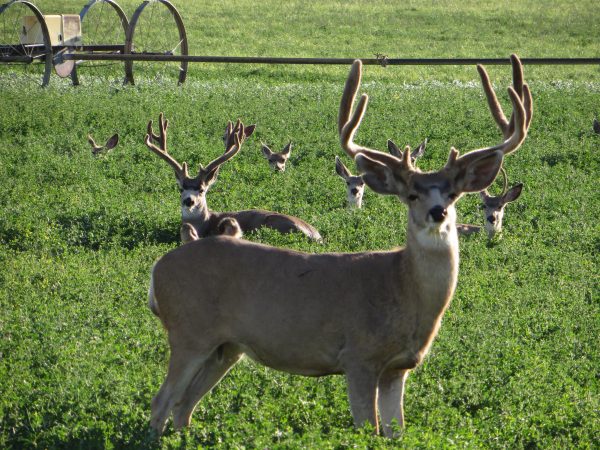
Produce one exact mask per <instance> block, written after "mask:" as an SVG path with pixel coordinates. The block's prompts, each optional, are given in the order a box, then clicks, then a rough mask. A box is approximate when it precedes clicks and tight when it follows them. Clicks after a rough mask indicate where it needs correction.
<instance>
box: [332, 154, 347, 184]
mask: <svg viewBox="0 0 600 450" xmlns="http://www.w3.org/2000/svg"><path fill="white" fill-rule="evenodd" d="M335 172H336V173H337V174H338V175H339V176H340V177H342V178H344V179H345V178H347V177H349V176H350V171H349V170H348V169H347V168H346V166H344V163H343V162H342V160H341V159H340V158H338V157H337V156H336V157H335Z"/></svg>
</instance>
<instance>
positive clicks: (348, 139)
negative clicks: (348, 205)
mask: <svg viewBox="0 0 600 450" xmlns="http://www.w3.org/2000/svg"><path fill="white" fill-rule="evenodd" d="M361 76H362V62H361V61H360V60H358V59H357V60H356V61H354V63H352V67H351V68H350V73H349V74H348V78H347V79H346V85H345V86H344V92H343V94H342V100H341V102H340V109H339V113H338V133H339V136H340V143H341V145H342V148H343V149H344V151H345V152H346V153H347V154H348V156H350V157H351V158H353V159H354V158H355V157H356V155H358V154H359V153H362V154H364V155H367V156H369V157H370V158H372V159H375V160H376V161H380V162H383V163H392V162H394V161H395V162H396V163H397V162H398V158H396V157H395V156H392V155H390V154H387V153H383V152H380V151H377V150H373V149H370V148H367V147H363V146H361V145H358V144H356V143H355V142H354V135H355V134H356V131H357V130H358V127H359V126H360V122H361V121H362V118H363V116H364V114H365V111H366V109H367V103H368V101H369V96H368V95H367V94H363V95H362V96H361V97H360V100H359V101H358V104H357V105H356V109H355V110H354V113H352V105H353V104H354V100H355V99H356V94H357V92H358V88H359V87H360V81H361ZM405 153H408V154H410V148H408V149H405ZM403 159H404V158H403ZM407 163H408V165H409V166H411V161H410V156H408V162H407Z"/></svg>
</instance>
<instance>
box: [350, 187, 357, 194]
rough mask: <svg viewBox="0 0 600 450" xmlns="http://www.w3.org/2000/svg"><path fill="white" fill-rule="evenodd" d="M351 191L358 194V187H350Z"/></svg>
mask: <svg viewBox="0 0 600 450" xmlns="http://www.w3.org/2000/svg"><path fill="white" fill-rule="evenodd" d="M350 192H351V193H352V195H356V194H358V189H356V188H352V189H350Z"/></svg>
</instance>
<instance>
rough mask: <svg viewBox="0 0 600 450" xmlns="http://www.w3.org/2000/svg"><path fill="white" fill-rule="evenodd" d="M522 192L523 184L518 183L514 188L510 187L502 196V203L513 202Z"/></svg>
mask: <svg viewBox="0 0 600 450" xmlns="http://www.w3.org/2000/svg"><path fill="white" fill-rule="evenodd" d="M522 190H523V183H519V184H517V185H516V186H513V187H511V188H510V189H509V190H508V192H507V193H506V194H504V195H503V196H502V202H503V203H510V202H514V201H515V200H516V199H518V198H519V196H520V195H521V191H522Z"/></svg>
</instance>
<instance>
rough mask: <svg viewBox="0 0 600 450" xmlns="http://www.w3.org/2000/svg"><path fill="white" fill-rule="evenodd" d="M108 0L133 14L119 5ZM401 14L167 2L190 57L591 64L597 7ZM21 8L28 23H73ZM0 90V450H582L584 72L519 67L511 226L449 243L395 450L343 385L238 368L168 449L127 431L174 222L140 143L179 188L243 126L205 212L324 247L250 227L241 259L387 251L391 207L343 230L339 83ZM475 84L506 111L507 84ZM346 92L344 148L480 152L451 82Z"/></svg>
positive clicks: (591, 78)
mask: <svg viewBox="0 0 600 450" xmlns="http://www.w3.org/2000/svg"><path fill="white" fill-rule="evenodd" d="M121 3H122V4H123V5H125V7H126V8H125V9H126V10H127V12H128V14H129V15H131V12H132V11H133V9H134V7H135V4H136V2H121ZM180 3H181V2H180ZM421 3H422V2H402V6H395V7H392V6H390V4H389V3H384V2H369V3H366V2H365V3H363V2H343V3H341V2H337V3H336V2H326V3H323V2H321V3H319V4H318V5H317V4H316V3H315V4H312V3H311V4H305V3H304V2H296V3H294V2H291V3H290V2H288V3H286V6H285V7H283V8H284V9H283V10H282V9H278V8H277V7H276V5H277V4H276V3H270V2H261V3H259V4H258V5H256V6H252V5H254V4H251V3H250V2H242V1H239V2H230V3H227V5H225V6H221V5H220V4H219V3H217V2H214V3H207V4H205V3H200V2H186V3H185V4H184V5H183V4H182V5H177V6H178V7H179V8H180V10H181V11H182V14H183V16H184V19H185V20H186V25H187V27H188V33H189V34H190V42H191V43H192V44H193V45H192V49H191V53H193V54H201V53H206V54H233V55H265V56H267V55H274V56H365V57H371V56H372V54H373V53H375V52H382V53H388V54H389V55H390V56H414V57H417V56H432V57H436V56H439V57H443V56H466V57H473V56H490V57H500V56H507V55H508V54H509V53H510V52H512V51H516V52H517V53H519V54H520V55H522V56H532V57H534V56H570V55H573V56H598V55H597V53H595V52H597V46H596V43H597V42H598V41H599V40H598V38H599V37H600V31H599V29H598V23H600V21H599V20H598V18H599V15H600V13H599V12H598V8H597V7H596V6H595V5H594V4H593V3H592V2H572V3H576V4H575V5H573V4H571V3H567V2H552V4H550V5H549V4H548V3H545V7H544V8H542V7H541V6H538V2H521V3H516V2H505V3H502V4H501V5H500V6H494V4H493V3H492V2H487V3H486V4H483V5H481V4H480V2H472V3H471V2H450V1H449V2H429V3H428V4H427V5H425V6H424V5H422V4H421ZM37 4H38V6H40V8H41V9H42V11H44V12H47V13H51V12H77V11H78V10H79V8H80V7H81V5H80V4H79V3H77V2H72V1H70V2H58V1H56V2H55V1H49V0H48V1H39V2H37ZM199 5H202V8H200V6H199ZM317 11H318V12H319V14H317ZM400 19H401V20H400ZM522 23H524V24H526V25H527V26H525V27H522V26H521V24H522ZM362 24H367V25H364V26H363V25H362ZM479 34H481V36H479ZM0 70H2V72H1V73H0V104H1V107H0V180H1V183H0V447H2V448H15V449H16V448H38V447H39V448H98V447H102V448H103V447H105V448H113V447H116V448H123V447H128V448H151V447H156V448H179V447H183V448H197V447H211V446H215V447H221V448H230V447H234V448H240V447H250V448H255V447H256V448H300V447H309V448H350V447H359V448H362V447H373V448H386V447H396V446H398V447H404V448H416V447H419V448H440V447H447V448H454V447H469V448H477V447H482V448H488V447H492V448H505V447H509V448H596V447H597V442H598V440H599V439H600V425H599V424H600V417H599V411H600V404H599V403H600V402H599V398H600V396H599V394H600V389H599V386H598V382H599V379H600V378H599V369H598V368H599V367H600V354H599V353H600V350H599V347H598V336H600V302H599V299H600V296H599V292H598V273H599V271H598V263H599V258H598V255H599V254H600V233H599V231H600V230H599V226H598V220H597V214H598V211H600V202H599V198H598V188H597V179H598V173H600V156H599V152H598V148H599V146H600V136H598V135H595V134H594V133H593V132H592V131H591V124H592V119H593V117H594V115H598V114H599V113H600V79H599V75H600V72H599V71H598V68H597V67H585V66H581V67H530V66H526V67H525V72H526V78H527V80H528V81H530V82H531V89H532V92H533V95H534V101H535V113H534V121H533V124H532V126H531V131H530V135H529V137H528V140H527V141H526V142H525V144H524V145H523V147H522V148H521V149H520V150H519V151H518V152H516V153H515V154H514V155H511V156H509V157H508V158H507V160H506V164H505V166H506V168H507V171H508V174H509V178H510V182H511V183H516V182H523V183H524V185H525V187H524V193H523V195H522V197H521V198H520V199H519V200H518V201H517V202H516V203H515V204H512V205H510V206H509V207H508V210H507V213H506V218H505V233H504V236H503V238H502V239H500V240H498V241H497V242H494V243H493V244H488V243H487V242H486V239H485V236H483V235H481V236H479V235H476V236H471V237H468V238H465V239H461V266H460V275H459V284H458V289H457V292H456V295H455V297H454V300H453V302H452V305H451V306H450V308H449V310H448V312H447V313H446V316H445V318H444V321H443V325H442V328H441V331H440V334H439V336H438V338H437V339H436V341H435V343H434V345H433V347H432V350H431V353H430V355H429V356H428V357H427V359H426V360H425V362H424V364H423V365H422V366H421V367H420V368H418V369H417V370H415V371H414V373H413V374H411V376H410V377H409V379H408V388H407V389H408V390H407V394H406V398H405V413H406V420H407V428H406V431H405V433H404V435H403V437H402V439H401V440H399V441H391V440H387V439H384V438H375V437H372V436H371V435H370V434H369V433H368V430H361V431H356V430H354V429H353V428H352V420H351V415H350V412H349V407H348V402H347V399H346V387H345V381H344V379H343V378H342V377H327V378H321V379H312V378H304V377H299V376H292V375H288V374H285V373H280V372H275V371H273V370H270V369H266V368H264V367H262V366H259V365H256V364H254V363H252V362H250V361H243V362H242V363H241V364H239V365H238V366H237V367H236V368H234V369H233V370H232V372H231V373H230V374H229V375H228V376H227V377H226V378H225V379H224V380H223V381H222V382H221V384H220V385H219V386H217V388H216V389H215V390H214V391H213V392H212V393H211V394H209V395H208V396H206V397H205V398H204V399H203V400H202V401H201V402H200V404H199V405H198V408H197V410H196V412H195V413H194V416H193V418H192V426H191V427H190V428H189V429H188V430H185V431H183V432H174V431H173V430H172V429H171V428H169V429H168V430H167V433H166V436H165V437H163V438H162V439H161V440H156V439H155V437H154V436H153V435H152V434H151V433H149V431H148V420H149V415H150V401H151V398H152V396H153V395H154V394H155V393H156V391H157V390H158V388H159V386H160V384H161V383H162V381H163V379H164V375H165V372H166V364H167V361H168V346H167V342H166V336H165V333H164V332H163V330H162V328H161V326H160V324H159V322H158V321H157V320H156V318H155V317H154V316H153V315H152V314H151V313H150V312H149V311H148V309H147V307H146V293H147V283H148V280H149V271H150V267H151V266H152V264H153V262H154V261H155V260H156V259H157V258H158V257H160V256H161V255H162V254H164V253H165V252H166V251H168V250H169V249H171V248H174V247H176V246H177V245H178V227H179V220H180V219H179V212H178V191H177V189H176V186H175V182H174V177H173V175H172V171H171V170H170V169H169V168H168V167H167V166H166V165H165V164H164V163H163V162H162V161H159V160H158V158H156V157H155V156H153V155H152V154H151V152H150V151H148V149H147V148H146V147H145V146H144V145H143V143H142V138H143V135H144V132H145V125H146V123H147V121H148V120H149V119H151V118H152V119H155V120H156V119H157V116H158V113H159V112H160V111H164V112H165V115H166V117H167V118H169V119H170V120H171V127H170V130H169V145H170V151H171V153H172V154H173V155H174V156H175V157H176V158H178V159H179V160H186V161H188V162H190V163H191V164H192V167H195V166H196V164H198V163H199V162H202V163H203V164H206V163H207V162H208V161H209V160H211V159H213V158H215V157H216V156H217V155H219V154H220V153H221V152H222V142H221V135H222V131H223V128H224V126H225V124H226V122H227V120H230V119H235V118H237V117H241V118H242V119H243V120H244V121H245V122H246V123H257V125H258V127H257V131H256V132H255V136H253V137H252V138H251V139H249V140H248V141H247V142H246V143H245V144H244V148H243V149H242V151H241V152H240V154H239V155H237V156H236V157H235V158H234V159H233V160H231V161H230V162H228V163H227V165H225V166H223V168H222V170H221V173H220V175H219V180H218V181H217V183H216V184H215V185H214V186H213V188H212V189H211V191H210V192H209V194H208V201H209V205H210V206H211V207H212V208H213V209H216V210H235V209H243V208H250V207H260V208H267V209H273V210H277V211H281V212H286V213H290V214H294V215H298V216H300V217H302V218H304V219H305V220H307V221H309V222H311V223H312V224H313V225H315V226H316V227H317V228H318V229H319V230H320V231H321V234H322V235H323V236H324V241H325V242H324V244H323V245H318V244H314V243H309V242H306V241H305V240H304V239H303V238H301V237H299V236H281V235H278V234H276V233H274V232H269V231H261V232H260V233H257V234H256V235H252V236H249V238H250V239H253V240H259V241H262V242H268V243H271V244H274V245H278V246H287V247H293V248H296V249H301V250H306V251H315V252H323V251H360V250H376V249H388V248H392V247H394V246H398V245H403V243H404V241H405V226H406V208H405V207H404V206H402V205H401V204H399V202H398V201H397V200H395V199H393V198H388V197H382V196H378V195H376V194H374V193H373V192H372V191H368V192H367V193H366V194H365V195H366V197H365V206H364V208H363V209H362V210H360V211H348V210H347V209H346V208H345V207H344V198H345V192H344V189H345V188H344V185H343V183H342V181H341V180H340V179H339V177H337V176H336V175H335V171H334V157H335V155H341V153H342V152H341V149H340V148H339V144H338V139H337V135H336V125H335V119H336V115H337V105H338V102H339V97H340V94H341V90H342V87H343V82H344V79H345V76H346V72H347V68H346V67H326V68H323V67H312V66H306V67H281V66H241V65H237V66H236V65H231V66H217V65H198V66H192V68H191V69H190V79H189V83H187V84H186V85H185V86H183V87H181V88H177V87H175V86H174V82H173V80H171V79H163V80H155V81H153V82H152V83H141V85H140V86H136V87H122V86H121V84H120V83H119V82H118V78H119V75H118V74H117V73H118V71H117V72H115V73H108V74H102V73H99V74H98V75H97V76H96V75H93V74H89V75H88V79H87V80H85V81H86V82H84V84H83V85H82V86H80V87H78V88H73V87H71V86H69V85H68V83H65V82H60V81H59V80H57V79H56V78H53V80H52V85H51V86H50V88H49V89H45V90H41V89H35V88H31V87H30V86H26V85H25V83H21V82H20V81H21V80H20V78H19V76H17V77H14V76H13V75H10V74H9V75H7V72H8V71H7V70H6V68H1V69H0ZM10 73H11V74H14V73H18V68H16V69H15V68H10ZM490 74H491V76H492V79H493V81H494V84H495V85H496V86H497V87H498V92H499V95H500V97H501V99H502V101H503V103H504V104H507V96H506V94H505V92H506V91H505V87H506V86H507V85H508V83H509V69H508V68H507V67H492V68H490ZM105 75H106V78H105ZM363 82H364V85H363V91H364V92H368V93H369V94H370V97H371V102H370V104H369V110H368V112H367V115H366V118H365V120H364V123H363V124H362V126H361V129H360V132H359V135H358V137H357V141H358V142H361V143H365V144H367V145H370V146H373V147H376V148H380V149H383V148H384V146H385V141H386V139H387V138H392V139H394V140H395V141H396V142H398V143H399V144H402V143H410V144H412V145H415V144H417V143H418V142H420V141H421V140H422V139H423V138H424V137H428V138H429V142H430V143H429V145H428V149H427V152H426V155H425V157H424V158H423V160H422V161H421V163H420V166H421V167H422V168H423V169H437V168H439V167H440V166H441V165H442V164H443V163H444V161H445V159H446V157H447V152H448V149H449V147H450V145H455V146H457V147H458V148H459V149H460V150H461V151H466V150H468V149H471V148H476V147H479V146H483V145H488V144H490V143H493V142H496V141H498V139H499V133H498V131H497V129H496V128H495V127H494V126H493V123H492V120H491V117H490V115H489V112H488V110H487V107H486V105H485V101H484V98H483V94H482V92H481V88H480V87H479V84H478V80H477V79H476V73H475V70H474V68H472V67H461V68H455V67H449V68H439V67H438V68H436V67H417V68H415V67H412V68H398V67H388V68H387V69H381V68H378V67H367V68H366V69H365V75H364V81H363ZM115 131H118V132H119V133H120V135H121V142H120V144H119V146H118V147H117V149H115V150H114V151H113V152H112V153H110V154H108V155H107V156H105V157H102V158H94V157H92V155H91V152H90V151H89V147H88V144H87V142H86V140H85V137H86V135H87V134H88V133H93V134H94V136H96V137H97V138H106V137H108V136H109V135H110V134H112V133H113V132H115ZM289 139H291V140H293V142H294V150H293V153H292V157H291V159H290V162H288V169H287V170H286V172H285V173H283V174H273V173H272V172H270V170H269V168H268V167H267V164H266V161H265V160H264V159H263V158H262V156H261V154H260V144H259V142H260V141H261V140H263V141H266V142H269V143H270V144H273V146H274V147H276V148H277V147H281V146H283V145H284V144H285V143H286V142H287V141H288V140H289ZM345 162H346V163H347V164H348V165H349V167H351V168H352V165H350V162H349V161H348V160H347V159H346V160H345ZM496 189H498V187H496ZM459 219H460V221H463V222H468V223H481V221H482V220H481V218H480V212H479V210H478V199H477V196H474V195H472V196H468V197H466V198H464V199H463V200H461V202H460V204H459Z"/></svg>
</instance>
